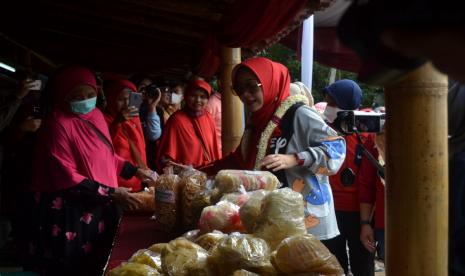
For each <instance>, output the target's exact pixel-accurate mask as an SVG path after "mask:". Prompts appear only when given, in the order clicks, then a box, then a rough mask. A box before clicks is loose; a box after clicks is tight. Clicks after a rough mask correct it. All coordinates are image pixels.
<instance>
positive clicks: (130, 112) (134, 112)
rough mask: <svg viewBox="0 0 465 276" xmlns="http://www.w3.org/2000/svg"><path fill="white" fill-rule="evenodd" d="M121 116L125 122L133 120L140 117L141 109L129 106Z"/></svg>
mask: <svg viewBox="0 0 465 276" xmlns="http://www.w3.org/2000/svg"><path fill="white" fill-rule="evenodd" d="M121 116H122V117H123V118H124V120H130V119H131V118H134V117H137V116H139V109H137V108H136V107H135V106H129V107H128V108H126V109H124V110H123V111H121Z"/></svg>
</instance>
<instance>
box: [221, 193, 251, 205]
mask: <svg viewBox="0 0 465 276" xmlns="http://www.w3.org/2000/svg"><path fill="white" fill-rule="evenodd" d="M248 200H249V194H248V193H231V194H224V195H223V196H222V197H221V199H220V201H228V202H231V203H233V204H236V205H237V206H239V207H242V206H243V205H244V204H245V203H246V202H247V201H248Z"/></svg>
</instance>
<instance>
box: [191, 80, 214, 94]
mask: <svg viewBox="0 0 465 276" xmlns="http://www.w3.org/2000/svg"><path fill="white" fill-rule="evenodd" d="M196 89H202V90H205V92H207V94H208V96H209V97H210V95H211V93H212V88H211V86H210V84H208V82H206V81H204V80H193V81H191V82H189V83H188V84H187V87H186V96H187V95H189V94H190V93H192V92H194V91H195V90H196Z"/></svg>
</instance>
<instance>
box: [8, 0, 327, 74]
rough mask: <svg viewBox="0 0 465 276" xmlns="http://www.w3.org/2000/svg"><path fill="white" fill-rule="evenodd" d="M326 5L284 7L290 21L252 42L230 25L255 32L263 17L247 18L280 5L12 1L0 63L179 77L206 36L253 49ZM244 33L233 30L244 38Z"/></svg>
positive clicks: (201, 52) (314, 0)
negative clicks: (68, 65) (76, 65)
mask: <svg viewBox="0 0 465 276" xmlns="http://www.w3.org/2000/svg"><path fill="white" fill-rule="evenodd" d="M273 2H275V3H273ZM294 2H295V4H294ZM330 2H331V0H300V1H297V0H296V1H293V2H292V3H293V4H290V3H287V2H286V3H287V4H286V5H287V6H291V8H289V10H288V11H287V13H288V14H287V15H286V16H288V17H289V16H291V17H292V18H290V19H289V18H283V19H282V20H281V22H279V24H280V25H279V24H277V25H276V26H275V29H272V30H273V33H270V34H267V37H262V38H259V39H258V40H256V41H253V39H252V40H250V38H249V40H246V39H245V38H243V37H242V35H241V34H240V33H238V32H236V33H235V32H233V31H237V30H234V26H236V25H237V26H240V25H241V23H242V24H243V23H246V22H250V23H251V25H250V28H248V29H253V28H254V27H257V32H258V29H259V27H260V26H259V25H260V22H262V21H263V20H262V19H263V18H261V19H260V21H257V20H258V19H254V18H253V15H254V14H257V15H260V13H261V14H262V15H266V14H270V16H269V17H270V18H274V17H275V16H276V11H274V12H273V11H269V10H270V7H271V8H272V7H273V6H272V4H273V5H275V6H276V5H280V4H279V3H280V2H279V1H276V0H268V1H264V0H254V1H250V0H247V1H245V0H236V1H234V0H210V1H208V0H97V1H94V0H81V1H77V0H67V1H54V0H37V1H34V2H32V3H31V1H27V0H16V1H10V3H9V5H10V7H8V8H7V9H4V10H7V11H8V12H7V13H5V16H4V17H2V18H1V19H0V20H1V21H5V22H0V23H1V24H2V26H7V27H6V28H3V30H2V31H1V33H0V43H1V44H2V47H0V48H1V49H0V59H2V60H4V61H7V62H9V63H11V64H13V65H15V66H17V67H21V66H27V65H28V64H30V66H32V68H33V69H34V70H35V71H39V72H45V73H48V72H51V71H52V70H53V69H54V67H56V66H58V65H61V64H66V63H80V64H85V65H88V66H90V67H92V68H93V69H95V70H99V71H113V72H118V73H123V74H129V73H135V72H145V73H149V74H151V75H153V76H157V75H163V76H165V77H167V78H168V79H169V78H179V77H180V76H182V75H184V74H185V73H186V72H187V71H189V70H191V71H195V70H196V69H197V68H199V64H200V63H201V61H202V59H204V57H205V49H206V48H207V47H210V46H211V45H208V44H205V43H206V41H208V39H209V37H214V38H219V42H220V44H219V45H226V46H235V47H237V46H243V47H245V48H246V50H247V49H249V50H255V51H257V50H258V49H262V48H263V47H266V46H268V45H269V44H270V43H274V42H276V41H277V40H279V39H280V38H281V37H282V36H284V35H285V34H287V33H289V32H290V31H291V29H292V28H295V27H297V26H298V24H300V22H301V21H302V20H303V19H304V18H305V16H307V15H309V14H311V13H313V12H314V11H315V10H319V9H321V8H323V7H326V6H328V5H329V3H330ZM257 5H261V6H263V8H264V9H265V10H264V11H262V10H260V9H258V8H259V7H261V6H258V7H257ZM281 5H282V4H281ZM238 8H239V9H238ZM248 9H253V10H248ZM238 10H239V11H241V10H243V11H244V12H237V11H238ZM233 12H234V13H233ZM225 20H227V21H225ZM254 20H255V21H254ZM286 20H287V21H286ZM277 21H279V20H277ZM248 29H243V30H239V31H240V32H245V33H246V34H247V31H249V30H248ZM249 33H250V31H249ZM260 33H263V32H260ZM251 35H252V34H250V35H249V37H250V36H251ZM225 36H229V37H225ZM233 38H234V39H233ZM236 38H237V39H236ZM252 38H253V36H252ZM228 39H229V40H228ZM241 39H242V40H241ZM228 43H229V44H231V45H228ZM232 44H239V45H232ZM27 53H31V55H30V56H29V55H28V54H27Z"/></svg>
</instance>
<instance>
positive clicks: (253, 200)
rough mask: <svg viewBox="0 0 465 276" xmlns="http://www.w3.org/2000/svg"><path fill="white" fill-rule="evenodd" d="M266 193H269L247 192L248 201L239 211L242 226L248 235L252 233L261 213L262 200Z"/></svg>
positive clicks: (261, 191)
mask: <svg viewBox="0 0 465 276" xmlns="http://www.w3.org/2000/svg"><path fill="white" fill-rule="evenodd" d="M268 193H269V191H265V190H258V191H252V192H248V195H249V200H247V202H246V203H245V204H244V205H243V206H242V207H241V209H240V210H239V214H240V217H241V222H242V225H243V226H244V227H245V229H246V230H247V232H248V233H252V232H253V230H254V228H255V223H256V220H257V218H258V216H259V215H260V212H261V207H262V200H263V198H264V197H265V196H266V195H267V194H268Z"/></svg>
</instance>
